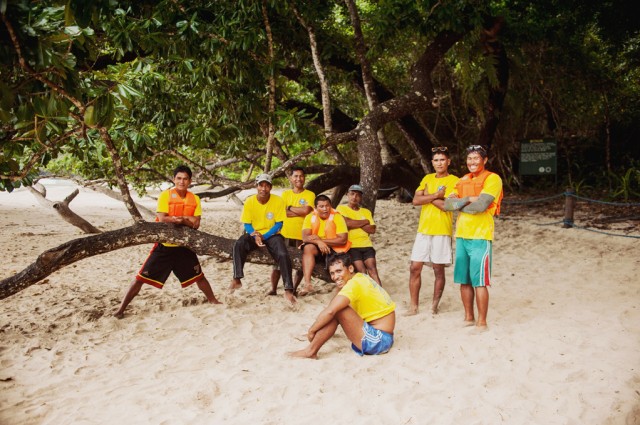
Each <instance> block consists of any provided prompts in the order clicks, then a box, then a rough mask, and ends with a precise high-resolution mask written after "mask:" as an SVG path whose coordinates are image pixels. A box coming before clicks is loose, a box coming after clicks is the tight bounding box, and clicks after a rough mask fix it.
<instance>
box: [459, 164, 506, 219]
mask: <svg viewBox="0 0 640 425" xmlns="http://www.w3.org/2000/svg"><path fill="white" fill-rule="evenodd" d="M491 174H495V173H492V172H491V171H489V170H486V169H485V170H482V172H481V173H480V174H478V176H476V177H475V178H473V173H469V174H465V175H464V176H463V177H462V178H461V179H460V180H458V183H456V190H457V192H458V196H459V197H461V198H466V197H467V196H480V192H482V188H483V187H484V181H485V180H487V177H489V176H490V175H491ZM502 195H503V191H500V195H498V199H494V200H493V202H491V204H490V205H489V208H487V209H491V208H493V207H495V208H496V212H495V214H494V215H500V204H501V203H502Z"/></svg>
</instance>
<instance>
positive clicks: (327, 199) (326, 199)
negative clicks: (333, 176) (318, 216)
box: [313, 195, 331, 207]
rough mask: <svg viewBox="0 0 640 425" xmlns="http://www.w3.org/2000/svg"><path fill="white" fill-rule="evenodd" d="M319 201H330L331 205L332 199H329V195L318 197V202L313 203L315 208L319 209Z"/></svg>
mask: <svg viewBox="0 0 640 425" xmlns="http://www.w3.org/2000/svg"><path fill="white" fill-rule="evenodd" d="M319 201H329V203H331V198H329V197H328V196H327V195H318V196H316V200H315V201H313V206H314V207H317V206H318V202H319Z"/></svg>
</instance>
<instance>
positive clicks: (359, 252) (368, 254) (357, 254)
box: [349, 247, 376, 262]
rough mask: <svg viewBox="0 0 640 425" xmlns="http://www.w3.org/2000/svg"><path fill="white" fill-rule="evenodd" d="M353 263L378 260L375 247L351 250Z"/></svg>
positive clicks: (350, 254)
mask: <svg viewBox="0 0 640 425" xmlns="http://www.w3.org/2000/svg"><path fill="white" fill-rule="evenodd" d="M349 256H351V261H362V262H364V261H366V260H368V259H369V258H376V250H375V249H373V247H367V248H351V249H350V250H349Z"/></svg>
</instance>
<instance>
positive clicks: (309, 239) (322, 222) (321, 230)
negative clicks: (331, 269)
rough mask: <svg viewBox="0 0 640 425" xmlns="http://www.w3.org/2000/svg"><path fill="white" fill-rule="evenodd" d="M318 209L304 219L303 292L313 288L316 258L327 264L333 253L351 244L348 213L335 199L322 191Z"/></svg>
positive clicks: (318, 199) (347, 249) (306, 292)
mask: <svg viewBox="0 0 640 425" xmlns="http://www.w3.org/2000/svg"><path fill="white" fill-rule="evenodd" d="M315 207H316V208H315V210H314V211H313V212H312V213H311V214H309V215H307V216H306V217H305V218H304V222H303V223H302V242H303V244H302V273H303V275H304V288H303V289H302V290H301V291H300V292H299V294H300V295H301V296H304V295H307V294H309V293H311V292H312V291H313V286H312V285H311V274H312V272H313V268H314V267H315V266H316V262H318V261H319V262H321V264H322V266H323V267H326V266H327V264H326V259H327V256H328V255H329V254H332V253H336V252H347V251H349V247H350V246H351V242H350V241H349V237H348V235H349V229H347V223H346V222H345V221H344V217H342V215H341V214H340V213H339V212H337V211H336V210H334V209H333V208H331V199H329V197H328V196H327V195H318V196H317V197H316V200H315Z"/></svg>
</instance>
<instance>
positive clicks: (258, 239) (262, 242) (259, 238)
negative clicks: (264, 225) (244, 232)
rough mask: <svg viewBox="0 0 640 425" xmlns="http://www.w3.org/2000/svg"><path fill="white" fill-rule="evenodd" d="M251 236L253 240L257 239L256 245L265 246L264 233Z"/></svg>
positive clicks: (255, 233)
mask: <svg viewBox="0 0 640 425" xmlns="http://www.w3.org/2000/svg"><path fill="white" fill-rule="evenodd" d="M251 236H253V239H255V241H256V245H258V246H260V247H263V246H265V245H264V239H262V233H260V232H253V233H252V234H251Z"/></svg>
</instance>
